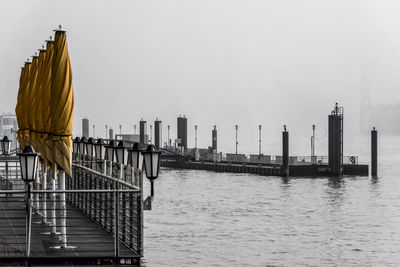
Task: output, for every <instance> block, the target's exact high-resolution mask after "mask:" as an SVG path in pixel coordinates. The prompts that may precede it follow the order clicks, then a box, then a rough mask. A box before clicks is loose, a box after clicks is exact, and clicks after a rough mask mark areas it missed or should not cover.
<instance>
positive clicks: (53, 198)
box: [50, 164, 57, 235]
mask: <svg viewBox="0 0 400 267" xmlns="http://www.w3.org/2000/svg"><path fill="white" fill-rule="evenodd" d="M56 168H57V167H56V164H53V167H52V169H51V172H52V179H51V190H56V173H57V169H56ZM56 201H57V199H56V193H52V194H51V204H52V207H51V215H50V222H51V231H50V232H51V234H53V235H55V234H57V228H56V225H57V220H56V208H57V207H56V206H57V202H56Z"/></svg>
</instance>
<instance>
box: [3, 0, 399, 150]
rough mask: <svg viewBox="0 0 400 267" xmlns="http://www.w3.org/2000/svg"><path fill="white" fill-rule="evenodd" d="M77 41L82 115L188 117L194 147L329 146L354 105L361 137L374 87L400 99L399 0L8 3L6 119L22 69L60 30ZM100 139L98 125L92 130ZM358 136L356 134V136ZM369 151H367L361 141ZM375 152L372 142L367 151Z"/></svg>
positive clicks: (78, 113) (383, 99)
mask: <svg viewBox="0 0 400 267" xmlns="http://www.w3.org/2000/svg"><path fill="white" fill-rule="evenodd" d="M60 23H61V24H63V26H64V27H65V28H66V29H67V30H68V33H67V34H68V35H67V41H68V46H69V53H70V59H71V64H72V71H73V85H74V93H75V120H74V134H75V135H81V119H82V117H83V116H87V117H88V118H89V119H90V123H91V124H92V123H94V124H95V125H96V136H104V135H105V126H104V125H105V124H108V125H109V126H112V127H114V129H115V132H118V131H119V130H118V125H119V124H122V125H123V126H122V131H123V132H124V133H132V132H133V125H134V124H138V122H139V120H140V119H141V118H143V119H145V120H147V121H148V123H150V122H153V121H154V120H155V119H156V117H158V118H159V119H161V120H162V121H163V138H164V141H166V132H167V130H166V126H167V124H170V125H171V136H172V138H175V133H176V117H177V116H178V115H186V116H187V117H188V128H189V133H188V134H189V144H188V145H189V146H190V147H192V146H193V145H194V125H195V124H197V125H198V127H199V130H198V143H199V147H207V146H209V145H211V129H212V127H213V125H214V124H215V125H217V129H218V135H219V140H218V141H219V149H220V150H223V151H224V152H228V151H234V144H235V143H234V134H235V132H234V125H235V124H238V125H239V152H246V153H251V152H252V153H257V151H258V124H261V125H262V126H263V134H262V135H263V152H264V153H266V154H270V153H272V154H274V153H275V154H276V153H279V152H280V142H281V139H280V134H281V131H282V125H283V124H287V125H288V129H289V131H290V134H291V153H292V152H293V153H296V152H298V154H305V153H308V151H309V136H310V134H311V125H312V124H316V125H317V152H319V151H322V150H326V148H325V147H326V143H327V139H326V132H327V115H328V114H329V113H330V111H331V109H332V108H333V106H334V103H335V102H339V103H340V104H341V105H343V106H344V107H345V129H346V134H347V135H346V136H351V135H352V134H356V133H357V132H358V123H359V104H360V101H361V99H360V97H361V91H362V90H369V93H370V95H371V101H372V103H396V102H400V93H399V92H398V91H399V88H400V78H399V77H400V75H399V73H400V34H399V28H400V27H399V26H400V2H399V1H366V0H359V1H348V0H346V1H338V0H334V1H320V0H315V1H298V0H283V1H249V0H244V1H232V0H226V1H215V0H213V1H206V0H201V1H183V0H181V1H99V0H95V1H88V0H85V1H54V0H48V1H30V0H29V1H28V0H27V1H2V2H1V8H0V32H1V42H0V55H1V62H0V75H1V79H0V88H1V93H2V96H1V98H0V112H5V111H13V110H14V108H15V104H16V95H17V91H18V81H19V75H20V67H21V66H22V65H23V62H24V60H25V59H26V58H27V57H30V56H32V55H33V53H34V52H35V51H37V50H36V49H38V48H40V46H41V45H42V44H43V43H44V40H45V39H47V38H48V36H49V35H50V34H52V30H53V29H54V28H56V27H57V25H58V24H60ZM90 132H92V128H91V127H90ZM345 141H346V139H345ZM360 145H364V144H360ZM366 145H368V144H366Z"/></svg>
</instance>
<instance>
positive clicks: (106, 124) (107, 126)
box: [106, 124, 108, 139]
mask: <svg viewBox="0 0 400 267" xmlns="http://www.w3.org/2000/svg"><path fill="white" fill-rule="evenodd" d="M107 128H108V126H107V124H106V139H107Z"/></svg>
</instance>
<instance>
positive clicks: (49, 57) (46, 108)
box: [42, 36, 54, 164]
mask: <svg viewBox="0 0 400 267" xmlns="http://www.w3.org/2000/svg"><path fill="white" fill-rule="evenodd" d="M53 52H54V41H53V40H52V37H51V36H50V39H49V40H46V61H45V64H44V69H43V75H42V86H43V91H42V98H43V99H42V121H43V135H42V141H43V151H42V153H44V158H45V159H46V160H47V162H48V163H49V164H53V163H54V159H53V152H52V150H53V147H52V144H53V141H52V138H51V136H50V135H49V133H50V130H51V120H50V91H51V69H52V67H53Z"/></svg>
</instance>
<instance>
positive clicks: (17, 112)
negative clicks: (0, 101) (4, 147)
mask: <svg viewBox="0 0 400 267" xmlns="http://www.w3.org/2000/svg"><path fill="white" fill-rule="evenodd" d="M26 72H27V68H25V66H24V67H22V68H21V75H20V77H19V89H18V95H17V105H16V106H15V115H16V116H17V123H18V129H21V127H22V118H21V98H22V93H23V90H24V88H23V86H24V82H25V80H24V79H25V76H26ZM17 139H18V142H19V143H20V144H21V135H20V131H19V130H18V132H17Z"/></svg>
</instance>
